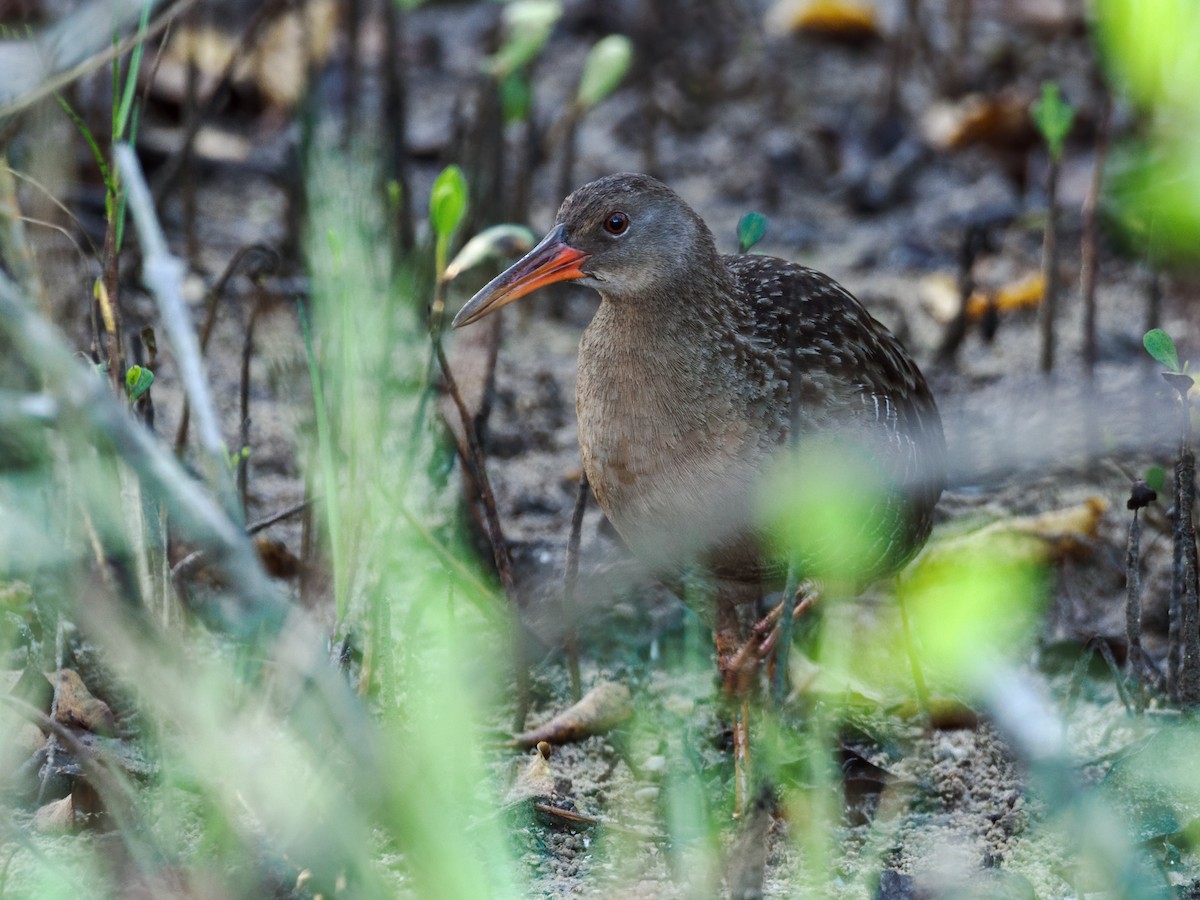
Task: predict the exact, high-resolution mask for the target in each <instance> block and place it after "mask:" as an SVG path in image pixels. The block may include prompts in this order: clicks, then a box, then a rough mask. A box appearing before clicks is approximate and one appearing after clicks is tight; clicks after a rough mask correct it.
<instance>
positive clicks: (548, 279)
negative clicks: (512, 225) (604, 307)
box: [451, 225, 590, 328]
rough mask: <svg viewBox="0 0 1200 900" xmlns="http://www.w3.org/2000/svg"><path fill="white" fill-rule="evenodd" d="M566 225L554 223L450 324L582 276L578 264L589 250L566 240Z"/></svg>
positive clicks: (461, 323) (459, 324)
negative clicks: (552, 226)
mask: <svg viewBox="0 0 1200 900" xmlns="http://www.w3.org/2000/svg"><path fill="white" fill-rule="evenodd" d="M565 233H566V229H565V228H564V226H562V225H555V226H554V228H553V229H552V230H551V231H550V233H549V234H547V235H546V236H545V237H544V238H542V241H541V243H540V244H538V245H537V246H536V247H534V248H533V249H532V250H530V251H529V252H528V253H526V254H525V255H524V256H523V257H521V258H520V259H519V260H517V262H515V263H513V264H512V265H511V266H509V268H507V269H506V270H505V271H503V272H501V273H500V274H499V275H497V276H496V277H495V278H493V279H492V280H491V281H489V282H488V283H487V285H486V286H484V288H483V290H481V291H480V292H479V293H478V294H476V295H475V296H474V297H472V298H471V299H470V300H468V301H467V305H466V306H464V307H463V308H462V309H460V310H459V311H458V315H457V316H455V317H454V321H453V322H452V323H451V326H452V327H454V328H462V326H464V325H470V324H471V323H472V322H475V321H478V320H479V319H482V318H483V317H484V316H486V315H488V314H490V313H493V312H495V311H496V310H498V309H499V308H500V307H502V306H507V305H508V304H509V303H512V302H513V301H514V300H516V299H518V298H520V297H524V296H525V295H526V294H528V293H531V292H533V291H536V290H537V289H538V288H540V287H545V286H546V285H548V284H553V283H554V282H556V281H570V280H572V279H575V278H583V277H584V272H583V270H582V269H581V268H580V266H582V265H583V264H584V263H585V262H586V261H587V260H588V258H589V256H590V254H587V253H584V252H583V251H582V250H576V249H575V248H574V247H572V246H571V245H570V244H568V243H567V242H566V240H565V239H564V237H563V235H564V234H565Z"/></svg>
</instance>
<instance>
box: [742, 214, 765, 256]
mask: <svg viewBox="0 0 1200 900" xmlns="http://www.w3.org/2000/svg"><path fill="white" fill-rule="evenodd" d="M766 233H767V217H766V216H764V215H763V214H762V213H757V212H748V213H746V214H745V215H743V216H742V217H741V218H740V219H738V227H737V234H738V249H739V250H740V251H741V252H742V253H746V252H748V251H749V250H750V248H751V247H753V246H754V245H755V244H757V243H758V242H759V241H761V240H762V239H763V236H764V235H766Z"/></svg>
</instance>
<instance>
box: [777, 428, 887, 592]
mask: <svg viewBox="0 0 1200 900" xmlns="http://www.w3.org/2000/svg"><path fill="white" fill-rule="evenodd" d="M886 490H887V486H886V484H885V483H884V480H883V476H882V474H881V473H880V472H879V467H878V465H876V464H875V463H873V462H872V460H871V458H870V456H869V454H868V453H867V452H866V450H865V448H863V447H861V446H857V445H855V444H854V443H853V442H851V441H849V440H840V439H838V438H834V437H825V438H812V439H808V440H804V441H802V442H801V444H800V446H799V447H797V449H796V453H795V454H794V455H793V454H786V455H785V457H784V458H783V459H781V460H780V462H779V463H778V464H777V465H776V466H775V468H774V471H773V472H772V475H771V477H770V478H768V479H766V484H765V489H764V491H763V492H762V494H761V495H760V497H759V512H760V514H761V516H762V519H763V522H764V523H765V525H766V527H767V531H768V533H770V534H771V535H772V536H773V538H774V539H775V541H776V544H777V548H778V550H779V551H780V552H781V553H783V554H787V555H793V556H797V558H798V559H799V560H800V561H802V567H803V570H804V571H805V573H806V574H809V575H811V577H815V578H818V579H822V580H825V581H828V582H830V583H834V584H840V585H848V584H854V583H856V582H858V581H860V580H861V579H862V578H863V576H864V575H866V574H868V573H869V571H870V570H871V569H872V568H873V566H874V565H876V564H877V563H878V555H879V546H880V542H881V541H886V538H884V537H883V536H884V535H886V534H887V533H888V532H889V530H891V529H893V528H894V527H895V524H896V523H895V515H894V512H893V511H892V510H891V508H890V506H891V505H890V504H887V503H881V502H880V497H881V495H882V494H883V493H884V492H885V491H886Z"/></svg>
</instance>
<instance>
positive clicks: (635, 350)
mask: <svg viewBox="0 0 1200 900" xmlns="http://www.w3.org/2000/svg"><path fill="white" fill-rule="evenodd" d="M634 197H637V198H639V199H644V198H649V202H651V203H654V204H660V205H666V206H670V207H672V208H674V209H675V213H676V215H675V216H674V217H673V218H676V219H677V220H679V221H681V222H683V223H685V227H684V231H685V232H688V231H690V234H688V235H686V236H685V241H680V242H679V243H686V244H687V246H686V247H679V248H677V252H675V251H670V252H668V253H667V255H666V256H665V259H666V264H665V265H661V266H660V265H658V262H659V260H660V259H664V256H663V255H662V254H655V255H649V254H648V258H647V259H646V262H645V265H646V268H647V269H649V270H650V271H651V272H652V273H653V274H652V275H651V276H650V277H646V278H638V279H637V284H636V290H635V291H628V290H626V289H624V284H623V283H622V284H619V285H618V286H617V287H616V288H615V289H614V286H613V281H614V280H616V279H614V277H613V276H612V274H611V272H610V267H609V266H608V265H607V263H606V262H605V261H604V260H603V259H602V258H600V256H601V254H600V252H597V253H596V254H595V255H594V256H593V260H594V262H592V263H590V264H589V265H590V268H589V266H588V265H585V267H584V271H585V272H587V273H588V274H589V275H590V277H589V278H588V279H586V280H585V283H590V284H592V286H593V287H595V288H596V289H597V290H598V291H599V292H600V295H601V297H602V302H601V305H600V309H599V310H598V311H597V313H596V316H595V318H594V319H593V321H592V323H591V325H590V326H589V327H588V329H587V332H586V333H585V334H584V337H583V339H582V341H581V343H580V352H579V385H578V395H577V407H578V413H579V439H580V446H581V450H582V455H583V462H584V469H585V471H586V472H587V475H588V480H589V482H590V483H591V485H592V489H593V492H594V493H595V495H596V497H597V499H598V501H599V502H600V505H601V507H602V508H603V509H604V511H605V513H606V514H607V515H608V517H609V519H610V520H611V521H612V523H613V525H614V526H615V527H616V529H617V531H618V532H619V533H620V534H621V535H622V537H623V538H624V539H625V540H626V542H627V543H628V544H629V546H630V547H631V548H632V549H633V551H634V552H635V553H637V554H638V555H640V556H642V557H643V558H645V559H647V560H648V561H649V562H650V563H651V564H652V565H654V566H656V567H658V568H662V569H670V568H671V567H672V566H674V565H677V564H679V563H681V562H686V561H690V560H694V559H695V560H699V561H701V562H703V563H704V564H705V565H706V566H707V568H708V569H709V570H710V571H712V572H713V573H714V574H715V575H716V576H717V577H718V580H719V581H720V582H733V583H735V584H736V583H738V582H744V583H746V585H747V587H748V588H751V590H747V591H746V592H745V595H746V596H747V597H749V596H750V595H752V594H753V593H754V590H755V589H757V590H759V591H761V589H762V587H764V586H771V585H772V584H773V583H774V582H777V581H778V580H779V578H780V577H781V574H782V566H781V564H780V562H779V561H778V560H773V559H770V558H765V557H764V556H763V553H762V542H761V540H760V536H759V535H758V533H757V532H756V529H755V528H754V525H753V518H754V510H753V509H752V507H753V504H754V491H755V488H756V483H757V482H758V480H759V479H760V477H761V476H762V474H763V473H764V471H765V470H766V468H767V467H768V465H769V464H770V462H771V460H772V458H773V457H774V456H775V454H776V453H777V452H778V451H779V450H780V448H781V447H783V446H785V445H786V443H787V438H788V434H789V424H790V415H789V409H790V406H789V396H790V379H791V373H792V371H793V370H792V366H791V363H790V359H789V357H790V354H791V348H792V347H793V346H794V348H795V354H796V369H795V371H796V372H797V374H798V377H799V379H800V381H799V384H798V386H797V391H796V397H797V400H798V408H797V413H796V421H797V423H798V425H799V428H800V434H801V436H802V437H810V438H811V437H813V436H817V435H830V434H834V433H836V434H838V435H839V436H842V437H846V438H849V439H851V440H854V441H856V442H859V443H860V444H861V446H862V447H863V449H864V450H865V451H866V452H867V453H868V454H869V455H870V456H871V457H872V458H873V459H874V460H875V461H877V462H878V464H879V467H880V469H881V470H882V471H883V473H884V474H885V475H886V476H887V477H888V478H889V480H891V481H892V482H894V483H895V485H896V491H895V492H894V493H889V494H888V495H887V496H886V497H884V498H883V499H882V501H881V502H884V503H888V504H894V505H895V511H896V512H897V513H898V517H899V519H900V521H901V522H902V525H901V526H900V527H899V528H898V529H895V530H889V532H888V533H886V534H883V535H880V536H879V537H880V539H879V542H877V543H876V545H875V549H876V551H877V554H878V557H877V558H876V559H873V560H865V561H863V566H862V569H863V571H864V572H865V573H867V574H871V575H880V574H885V573H886V572H888V571H892V570H894V569H896V568H898V567H899V566H900V565H902V564H903V563H904V562H905V561H907V560H908V559H909V558H910V557H911V556H912V554H913V553H915V552H916V550H918V549H919V548H920V546H921V545H922V544H923V543H924V541H925V539H926V537H927V536H928V534H929V528H930V524H931V512H932V509H933V506H934V504H935V503H936V501H937V498H938V496H939V495H940V493H941V489H942V479H943V475H942V472H943V467H944V442H943V437H942V429H941V420H940V418H939V416H938V413H937V407H936V405H935V403H934V401H933V398H932V396H931V394H930V393H929V389H928V387H927V386H926V384H925V380H924V378H923V377H922V376H921V373H920V371H919V370H918V369H917V366H916V364H915V363H914V362H913V361H912V359H911V357H909V355H908V354H907V353H906V352H905V350H904V348H903V346H902V345H901V344H900V343H899V341H897V340H896V338H895V337H894V336H893V335H892V334H891V332H889V331H888V330H887V329H886V328H884V327H883V326H882V325H881V324H879V323H878V322H877V321H876V320H875V319H874V318H872V317H871V315H870V314H869V313H868V312H867V311H866V310H865V309H864V308H863V307H862V305H861V304H859V303H858V301H857V300H855V299H854V297H852V296H851V295H850V294H849V293H848V292H847V291H846V290H845V289H844V288H842V287H841V286H840V285H838V284H837V283H836V282H834V281H833V280H832V279H830V278H829V277H827V276H825V275H822V274H821V273H820V272H816V271H814V270H812V269H808V268H805V267H804V266H800V265H797V264H795V263H790V262H786V261H784V260H780V259H775V258H773V257H768V256H751V255H741V256H719V255H718V254H717V252H716V249H715V243H714V242H713V239H712V235H711V233H709V231H708V229H707V227H706V226H705V225H704V224H703V222H701V221H700V219H699V218H698V217H697V216H696V215H695V214H694V213H693V212H692V211H691V210H690V209H689V208H688V207H687V206H686V204H684V203H683V201H682V200H681V199H679V198H678V197H677V196H676V195H675V194H674V193H672V192H670V191H669V190H668V189H667V188H666V187H665V186H663V185H661V184H659V183H658V182H655V181H653V180H651V179H648V178H645V176H612V177H610V178H607V179H601V180H600V181H598V182H593V183H592V184H589V185H586V186H584V187H583V188H581V189H580V190H579V191H577V192H576V193H575V194H573V195H572V196H571V197H570V198H568V200H567V201H566V202H565V203H564V204H563V206H562V209H561V210H560V212H559V216H558V221H559V222H561V223H563V224H565V225H566V230H565V234H566V239H567V240H568V242H572V243H573V244H575V245H580V246H586V245H587V244H588V240H587V236H586V235H585V234H583V233H582V232H585V231H586V230H587V229H588V227H589V224H590V223H591V222H592V221H593V220H595V219H596V218H597V217H598V216H599V217H602V216H603V215H604V214H605V213H604V211H605V210H608V209H610V208H611V209H618V208H620V209H624V208H625V207H628V206H629V205H630V203H631V202H634V199H633V198H634ZM634 221H635V222H636V221H637V219H636V217H634ZM643 249H644V248H643ZM621 280H622V281H624V280H625V279H621ZM793 341H794V344H793V343H792V342H793Z"/></svg>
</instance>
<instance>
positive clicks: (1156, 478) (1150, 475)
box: [1142, 466, 1167, 494]
mask: <svg viewBox="0 0 1200 900" xmlns="http://www.w3.org/2000/svg"><path fill="white" fill-rule="evenodd" d="M1166 478H1167V473H1166V470H1165V469H1163V467H1162V466H1151V467H1150V468H1148V469H1147V470H1146V476H1145V477H1144V478H1143V479H1142V480H1143V481H1145V482H1146V487H1148V488H1150V490H1152V491H1154V493H1156V494H1161V493H1162V489H1163V483H1164V482H1165V481H1166Z"/></svg>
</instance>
